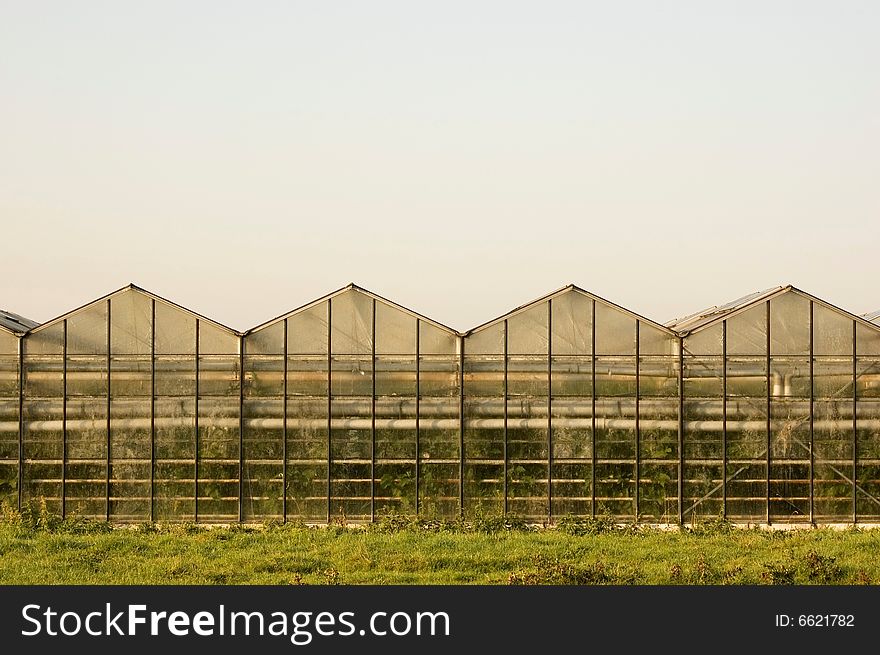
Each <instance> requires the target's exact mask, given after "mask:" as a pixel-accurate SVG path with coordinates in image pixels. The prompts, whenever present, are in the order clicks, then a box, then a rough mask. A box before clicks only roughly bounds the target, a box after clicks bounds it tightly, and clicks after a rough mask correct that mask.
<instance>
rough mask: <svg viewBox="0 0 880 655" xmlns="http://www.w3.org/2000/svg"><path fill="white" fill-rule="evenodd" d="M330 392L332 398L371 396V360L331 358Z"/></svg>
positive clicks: (363, 358) (350, 357)
mask: <svg viewBox="0 0 880 655" xmlns="http://www.w3.org/2000/svg"><path fill="white" fill-rule="evenodd" d="M332 366H333V372H332V375H331V376H330V385H331V387H330V392H331V393H332V394H333V395H334V396H371V395H373V376H372V366H373V364H372V358H371V357H364V356H360V357H358V356H356V355H355V356H345V355H340V356H335V357H333V362H332Z"/></svg>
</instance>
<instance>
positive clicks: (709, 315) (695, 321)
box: [665, 286, 794, 332]
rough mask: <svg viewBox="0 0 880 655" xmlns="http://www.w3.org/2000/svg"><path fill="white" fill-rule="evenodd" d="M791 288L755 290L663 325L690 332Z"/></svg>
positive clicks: (678, 330) (677, 330)
mask: <svg viewBox="0 0 880 655" xmlns="http://www.w3.org/2000/svg"><path fill="white" fill-rule="evenodd" d="M792 288H794V287H791V286H788V287H783V286H780V287H771V288H770V289H764V290H763V291H755V292H754V293H750V294H748V295H745V296H743V297H742V298H737V299H736V300H731V301H730V302H728V303H725V304H723V305H714V306H712V307H708V308H706V309H704V310H702V311H699V312H695V313H693V314H688V315H687V316H682V317H681V318H674V319H672V320H671V321H668V322H667V323H666V324H665V325H666V327H668V328H669V329H671V330H675V331H676V332H691V331H693V330H698V329H700V328H701V327H703V326H704V325H709V324H710V323H714V322H715V321H717V320H719V319H722V318H724V317H725V316H727V315H728V314H732V313H733V312H735V311H736V310H738V309H741V308H743V307H748V306H749V305H752V304H754V303H756V302H759V301H761V300H766V299H767V298H769V297H770V296H772V295H774V294H776V293H777V292H779V291H782V290H784V289H792Z"/></svg>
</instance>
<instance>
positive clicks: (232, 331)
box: [28, 284, 241, 336]
mask: <svg viewBox="0 0 880 655" xmlns="http://www.w3.org/2000/svg"><path fill="white" fill-rule="evenodd" d="M128 291H135V292H137V293H140V294H143V295H144V296H147V297H148V298H151V299H153V300H156V301H159V302H162V303H165V304H166V305H168V306H169V307H172V308H174V309H177V310H179V311H181V312H184V313H185V314H188V315H189V316H192V317H193V318H196V319H198V320H199V321H205V322H207V323H209V324H210V325H213V326H214V327H216V328H218V329H220V330H223V331H225V332H228V333H229V334H231V335H235V336H241V332H239V331H238V330H235V329H233V328H231V327H229V326H227V325H223V324H222V323H219V322H217V321H215V320H214V319H211V318H208V317H207V316H203V315H202V314H199V313H198V312H194V311H193V310H191V309H187V308H186V307H184V306H182V305H178V304H177V303H175V302H172V301H171V300H167V299H166V298H163V297H162V296H159V295H157V294H155V293H152V292H150V291H147V290H146V289H142V288H141V287H139V286H137V285H135V284H127V285H126V286H124V287H122V288H121V289H117V290H116V291H112V292H110V293H108V294H107V295H105V296H101V297H100V298H96V299H95V300H92V301H90V302H87V303H86V304H84V305H81V306H80V307H77V308H76V309H72V310H70V311H68V312H65V313H64V314H61V315H60V316H56V317H55V318H53V319H52V320H50V321H46V322H45V323H42V324H40V325H38V326H36V327H34V328H32V329H30V330H29V331H28V333H35V332H40V331H42V330H44V329H46V328H49V327H51V326H53V325H57V324H58V323H60V322H61V321H64V320H65V319H69V318H70V317H72V316H74V315H76V314H78V313H79V312H81V311H83V310H85V309H88V308H90V307H93V306H94V305H97V304H98V303H101V302H104V301H106V300H108V299H112V298H113V297H115V296H119V295H121V294H123V293H126V292H128Z"/></svg>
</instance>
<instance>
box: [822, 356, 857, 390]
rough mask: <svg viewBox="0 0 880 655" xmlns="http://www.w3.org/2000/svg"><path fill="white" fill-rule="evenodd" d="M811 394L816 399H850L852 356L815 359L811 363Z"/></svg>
mask: <svg viewBox="0 0 880 655" xmlns="http://www.w3.org/2000/svg"><path fill="white" fill-rule="evenodd" d="M813 393H814V394H815V397H816V398H851V397H852V393H853V360H852V356H851V355H850V356H849V357H816V358H815V359H814V363H813Z"/></svg>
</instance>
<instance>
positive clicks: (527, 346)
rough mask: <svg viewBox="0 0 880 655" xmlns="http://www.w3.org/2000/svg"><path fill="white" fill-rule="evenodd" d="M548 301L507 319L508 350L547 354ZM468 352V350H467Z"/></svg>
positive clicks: (517, 352)
mask: <svg viewBox="0 0 880 655" xmlns="http://www.w3.org/2000/svg"><path fill="white" fill-rule="evenodd" d="M548 309H549V308H548V306H547V303H545V302H542V303H540V304H538V305H535V306H534V307H531V308H529V309H526V310H525V311H522V312H519V313H518V314H514V315H513V316H511V317H510V318H509V319H508V320H507V352H508V354H511V355H546V354H547V347H548V343H549V334H548V332H547V327H548V326H547V320H548ZM465 352H467V351H465Z"/></svg>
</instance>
